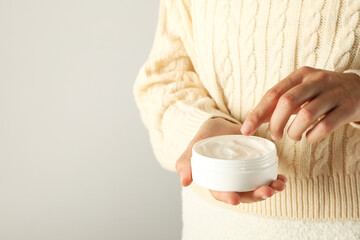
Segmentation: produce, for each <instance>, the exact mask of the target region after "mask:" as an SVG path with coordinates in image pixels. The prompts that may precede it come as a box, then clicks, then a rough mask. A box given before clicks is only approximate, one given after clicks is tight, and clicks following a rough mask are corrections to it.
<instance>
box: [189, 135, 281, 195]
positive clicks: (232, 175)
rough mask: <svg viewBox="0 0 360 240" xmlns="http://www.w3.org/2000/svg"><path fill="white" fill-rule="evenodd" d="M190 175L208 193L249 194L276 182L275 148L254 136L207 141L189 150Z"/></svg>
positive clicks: (229, 136)
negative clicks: (231, 192) (208, 191)
mask: <svg viewBox="0 0 360 240" xmlns="http://www.w3.org/2000/svg"><path fill="white" fill-rule="evenodd" d="M191 172H192V178H193V181H194V182H195V183H197V184H199V185H200V186H202V187H205V188H207V189H212V190H217V191H234V192H246V191H252V190H255V189H256V188H258V187H260V186H263V185H269V184H270V183H271V182H272V181H273V180H276V179H277V175H278V157H277V154H276V147H275V144H274V143H273V142H271V141H269V140H267V139H265V138H261V137H256V136H244V135H221V136H215V137H210V138H206V139H203V140H200V141H198V142H197V143H195V144H194V146H193V148H192V157H191Z"/></svg>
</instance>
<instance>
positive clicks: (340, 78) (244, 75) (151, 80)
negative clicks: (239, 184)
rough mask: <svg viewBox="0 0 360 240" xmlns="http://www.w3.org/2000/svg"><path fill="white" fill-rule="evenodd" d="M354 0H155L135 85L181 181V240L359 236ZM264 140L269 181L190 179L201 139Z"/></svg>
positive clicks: (160, 148) (359, 101) (359, 21)
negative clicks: (273, 176)
mask: <svg viewBox="0 0 360 240" xmlns="http://www.w3.org/2000/svg"><path fill="white" fill-rule="evenodd" d="M359 10H360V0H335V1H328V0H315V1H310V0H309V1H308V0H304V1H285V0H266V1H260V0H257V1H256V0H247V1H245V0H243V1H241V0H162V1H161V3H160V15H159V19H158V27H157V31H156V36H155V40H154V43H153V47H152V50H151V53H150V55H149V58H148V60H147V61H146V62H145V63H144V65H143V66H142V68H141V69H140V72H139V74H138V76H137V80H136V83H135V85H134V94H135V99H136V102H137V105H138V107H139V109H140V112H141V116H142V119H143V122H144V124H145V125H146V127H147V128H148V130H149V133H150V138H151V143H152V146H153V149H154V153H155V155H156V157H157V159H158V161H159V162H160V163H161V165H162V166H163V167H164V168H166V169H168V170H170V171H177V172H178V174H179V175H180V179H181V184H182V186H184V187H183V189H182V198H183V223H184V226H183V235H182V238H183V239H244V237H245V238H246V237H247V238H246V239H268V238H272V237H275V238H276V239H296V238H299V239H307V238H312V237H313V238H314V239H320V238H324V239H360V221H359V219H360V123H359V122H360V51H359V50H360V18H359ZM224 134H244V135H252V134H253V135H256V136H260V137H264V138H267V139H270V140H273V141H274V142H275V144H276V146H277V150H278V156H279V175H278V179H277V180H275V181H273V182H272V183H271V184H270V185H269V186H261V187H259V188H257V189H256V190H254V191H250V192H243V193H238V192H219V191H213V190H208V189H204V188H202V187H200V186H198V185H197V184H195V183H193V182H192V178H191V168H190V158H191V148H192V146H193V144H194V143H195V142H197V141H199V140H200V139H203V138H207V137H211V136H216V135H224Z"/></svg>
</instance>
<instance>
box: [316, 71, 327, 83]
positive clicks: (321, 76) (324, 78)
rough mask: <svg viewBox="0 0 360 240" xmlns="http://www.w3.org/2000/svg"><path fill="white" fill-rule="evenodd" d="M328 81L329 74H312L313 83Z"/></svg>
mask: <svg viewBox="0 0 360 240" xmlns="http://www.w3.org/2000/svg"><path fill="white" fill-rule="evenodd" d="M329 79H330V74H329V73H327V72H324V71H320V72H317V73H314V76H313V80H314V81H328V80H329Z"/></svg>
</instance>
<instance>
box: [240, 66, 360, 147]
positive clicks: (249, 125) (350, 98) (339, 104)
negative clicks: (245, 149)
mask: <svg viewBox="0 0 360 240" xmlns="http://www.w3.org/2000/svg"><path fill="white" fill-rule="evenodd" d="M293 114H297V115H296V117H295V119H294V120H293V121H292V123H291V124H290V126H289V128H288V130H287V134H288V136H289V137H290V138H292V139H293V140H295V141H299V140H300V139H301V137H302V134H303V133H304V132H305V131H306V130H307V129H308V128H309V127H310V126H311V125H312V124H313V123H315V126H314V127H312V128H311V129H310V130H309V131H307V132H306V138H307V140H308V141H309V142H311V143H316V142H319V141H320V140H321V139H323V138H325V137H326V136H327V135H329V134H330V133H332V132H333V131H334V130H335V129H336V128H338V127H340V126H341V125H343V124H345V123H350V122H358V121H360V78H359V76H357V75H356V74H354V73H339V72H333V71H326V70H321V69H316V68H312V67H308V66H305V67H301V68H299V69H297V70H296V71H294V72H293V73H291V74H290V75H289V76H288V77H286V78H285V79H283V80H282V81H280V82H279V83H278V84H276V85H275V86H274V87H272V88H271V89H270V90H269V91H267V93H266V94H265V95H264V97H263V98H262V99H261V100H260V102H259V104H258V105H257V106H256V107H255V108H254V110H253V111H252V112H251V113H250V114H249V115H248V116H247V118H246V120H245V121H244V124H243V126H242V128H241V132H242V133H243V134H244V135H251V134H253V133H254V132H255V131H256V130H257V129H258V128H259V126H260V125H261V124H262V123H265V122H269V131H270V133H271V136H272V138H273V139H274V140H280V139H281V138H282V137H283V131H284V128H285V126H286V124H287V122H288V120H289V118H290V116H291V115H293ZM320 118H321V119H320ZM319 119H320V120H319Z"/></svg>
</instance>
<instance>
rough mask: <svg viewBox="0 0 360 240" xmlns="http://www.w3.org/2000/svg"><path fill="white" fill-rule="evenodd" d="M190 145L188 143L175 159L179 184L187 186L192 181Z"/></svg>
mask: <svg viewBox="0 0 360 240" xmlns="http://www.w3.org/2000/svg"><path fill="white" fill-rule="evenodd" d="M192 146H193V144H191V146H190V145H189V146H188V147H187V149H186V150H185V152H183V154H182V155H181V156H180V158H179V159H178V160H177V161H176V171H177V172H178V174H179V175H180V182H181V185H182V186H184V187H187V186H189V185H190V184H191V182H192V176H191V155H192Z"/></svg>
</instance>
